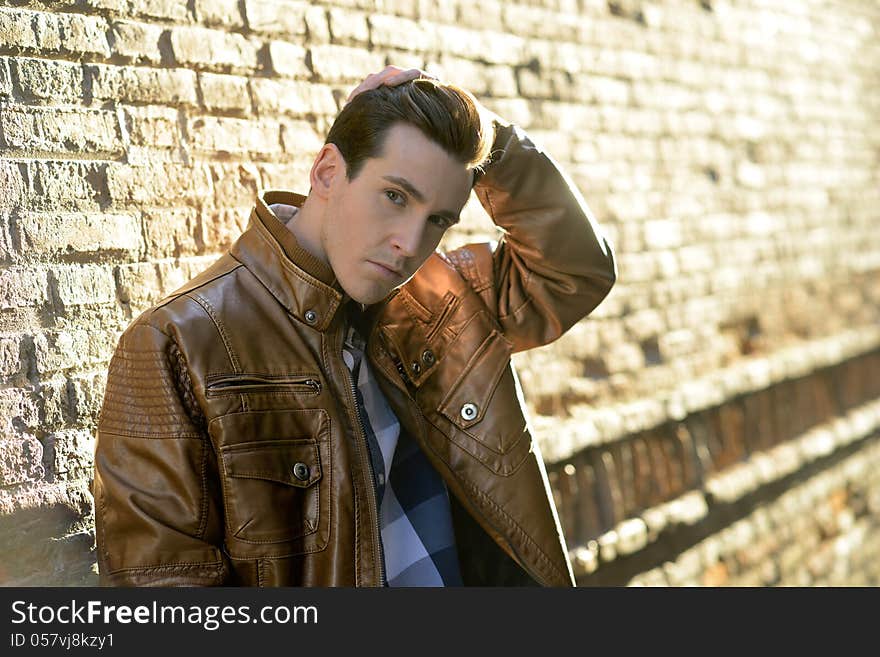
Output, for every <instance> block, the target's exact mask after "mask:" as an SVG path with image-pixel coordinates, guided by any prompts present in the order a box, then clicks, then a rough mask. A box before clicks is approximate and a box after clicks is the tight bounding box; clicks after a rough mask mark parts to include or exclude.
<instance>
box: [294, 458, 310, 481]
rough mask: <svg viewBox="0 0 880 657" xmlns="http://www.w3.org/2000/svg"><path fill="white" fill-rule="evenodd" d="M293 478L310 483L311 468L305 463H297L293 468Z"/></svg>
mask: <svg viewBox="0 0 880 657" xmlns="http://www.w3.org/2000/svg"><path fill="white" fill-rule="evenodd" d="M293 476H294V477H296V478H297V479H299V480H300V481H308V480H309V466H307V465H306V464H305V463H302V462H300V463H297V464H296V465H294V466H293Z"/></svg>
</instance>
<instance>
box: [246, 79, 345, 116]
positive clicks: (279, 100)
mask: <svg viewBox="0 0 880 657" xmlns="http://www.w3.org/2000/svg"><path fill="white" fill-rule="evenodd" d="M250 86H251V90H252V91H253V98H254V104H255V105H256V108H257V111H258V112H259V113H260V115H261V116H264V115H267V114H289V115H291V116H305V115H307V114H323V115H331V116H335V115H336V113H337V111H338V108H337V106H336V100H335V99H334V97H333V89H332V88H331V87H329V86H327V85H324V84H315V83H311V82H302V81H294V80H266V79H252V80H251V81H250Z"/></svg>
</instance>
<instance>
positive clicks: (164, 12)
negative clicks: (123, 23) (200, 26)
mask: <svg viewBox="0 0 880 657" xmlns="http://www.w3.org/2000/svg"><path fill="white" fill-rule="evenodd" d="M128 4H129V7H130V8H129V12H130V15H131V16H144V17H146V18H163V19H170V20H171V21H174V22H177V23H185V22H187V21H188V20H191V16H190V14H189V10H188V9H187V5H188V4H189V2H188V0H130V1H129V3H128Z"/></svg>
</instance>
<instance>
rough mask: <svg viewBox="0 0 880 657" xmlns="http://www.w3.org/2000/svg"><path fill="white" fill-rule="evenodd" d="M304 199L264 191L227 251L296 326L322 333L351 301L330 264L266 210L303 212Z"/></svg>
mask: <svg viewBox="0 0 880 657" xmlns="http://www.w3.org/2000/svg"><path fill="white" fill-rule="evenodd" d="M304 202H305V196H302V195H301V194H296V193H294V192H285V191H267V192H264V193H263V194H262V195H261V196H260V197H258V198H257V202H256V205H255V206H254V209H253V211H252V212H251V216H250V222H249V223H248V227H247V230H245V232H244V233H242V235H241V237H239V238H238V240H237V241H236V242H235V244H233V245H232V247H231V248H230V249H229V253H230V255H232V257H233V258H235V259H236V260H238V261H239V262H241V263H242V264H243V265H244V266H245V267H247V269H248V271H250V272H251V273H252V274H253V275H254V276H256V277H257V279H258V280H259V281H260V283H262V284H263V285H264V286H265V288H266V289H267V290H269V292H271V293H272V295H273V296H274V297H275V298H276V299H277V300H278V302H279V303H281V304H282V305H283V306H284V307H285V308H286V309H287V311H288V312H289V313H290V314H291V315H292V316H293V317H294V318H295V319H297V320H298V321H300V322H302V323H303V324H305V325H307V326H310V327H312V328H314V329H316V330H318V331H326V330H327V329H328V328H329V327H330V326H331V325H332V323H333V320H334V318H335V316H336V314H337V312H338V311H339V310H340V309H341V308H342V307H343V306H344V305H345V302H346V301H348V300H349V297H348V295H346V294H345V293H344V292H343V291H342V288H341V287H340V286H339V283H338V282H337V281H336V276H335V275H334V274H333V270H332V269H331V268H330V266H329V265H327V264H326V263H324V262H322V261H321V260H319V259H318V258H316V257H315V256H313V255H312V254H311V253H309V252H308V251H307V250H306V249H305V248H303V247H302V246H300V244H299V242H298V241H297V239H296V236H295V235H294V234H293V232H292V231H291V230H290V229H289V228H288V227H287V226H286V225H285V224H284V223H283V222H282V221H281V220H280V219H279V218H278V217H277V216H276V215H275V213H274V212H272V210H270V209H269V206H270V205H273V204H275V203H283V204H285V205H293V206H296V207H301V206H302V204H303V203H304Z"/></svg>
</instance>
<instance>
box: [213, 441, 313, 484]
mask: <svg viewBox="0 0 880 657" xmlns="http://www.w3.org/2000/svg"><path fill="white" fill-rule="evenodd" d="M221 454H222V458H223V467H224V468H225V470H226V474H227V475H228V476H230V477H238V478H241V479H264V480H266V481H273V482H276V483H279V484H285V485H288V486H296V487H298V488H308V487H309V486H311V485H312V484H314V483H315V482H316V481H318V480H319V479H320V478H321V459H320V456H319V453H318V443H317V442H315V441H314V440H272V441H263V442H255V443H242V444H240V445H234V446H231V447H227V448H224V449H223V450H221Z"/></svg>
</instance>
